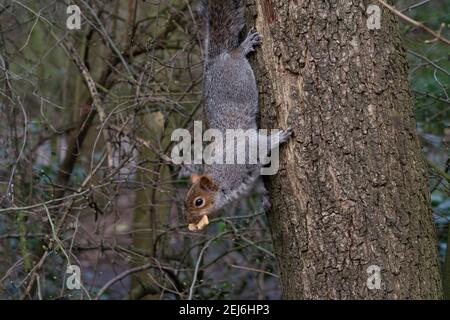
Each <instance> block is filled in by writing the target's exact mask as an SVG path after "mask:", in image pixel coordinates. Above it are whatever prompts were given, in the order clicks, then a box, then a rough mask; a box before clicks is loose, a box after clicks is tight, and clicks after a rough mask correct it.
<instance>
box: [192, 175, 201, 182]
mask: <svg viewBox="0 0 450 320" xmlns="http://www.w3.org/2000/svg"><path fill="white" fill-rule="evenodd" d="M198 180H200V175H199V174H197V173H193V174H191V182H192V183H196V182H197V181H198Z"/></svg>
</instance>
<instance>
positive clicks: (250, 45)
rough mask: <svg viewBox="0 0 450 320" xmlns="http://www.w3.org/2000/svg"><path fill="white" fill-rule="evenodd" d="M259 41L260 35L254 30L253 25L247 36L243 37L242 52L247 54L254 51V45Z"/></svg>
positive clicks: (260, 39)
mask: <svg viewBox="0 0 450 320" xmlns="http://www.w3.org/2000/svg"><path fill="white" fill-rule="evenodd" d="M261 42H262V37H261V35H260V34H259V33H258V32H257V31H256V29H255V27H253V28H251V29H250V31H249V32H248V34H247V38H245V40H244V42H242V44H241V48H242V49H243V51H244V54H245V55H247V54H249V53H250V52H253V51H255V46H258V45H260V44H261Z"/></svg>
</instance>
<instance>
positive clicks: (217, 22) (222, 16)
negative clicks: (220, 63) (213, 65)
mask: <svg viewBox="0 0 450 320" xmlns="http://www.w3.org/2000/svg"><path fill="white" fill-rule="evenodd" d="M244 12H245V0H201V1H200V10H199V13H200V17H201V22H202V28H203V29H204V35H203V37H204V43H205V54H206V55H207V57H209V58H212V57H215V56H217V55H219V54H221V53H222V52H225V51H229V50H231V49H234V48H236V47H238V46H239V33H240V31H241V30H242V28H243V27H244V24H245V20H244Z"/></svg>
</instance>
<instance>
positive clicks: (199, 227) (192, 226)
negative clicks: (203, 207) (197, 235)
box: [188, 214, 209, 231]
mask: <svg viewBox="0 0 450 320" xmlns="http://www.w3.org/2000/svg"><path fill="white" fill-rule="evenodd" d="M208 224H209V219H208V216H207V215H206V214H205V215H204V216H203V217H202V218H201V219H200V221H199V222H197V223H190V224H189V225H188V229H189V231H200V230H202V229H204V228H205V227H206V226H207V225H208Z"/></svg>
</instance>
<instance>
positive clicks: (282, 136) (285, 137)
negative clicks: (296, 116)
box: [279, 128, 294, 143]
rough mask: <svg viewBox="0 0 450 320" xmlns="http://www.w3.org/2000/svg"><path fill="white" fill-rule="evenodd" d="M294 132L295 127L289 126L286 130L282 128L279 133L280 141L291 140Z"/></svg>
mask: <svg viewBox="0 0 450 320" xmlns="http://www.w3.org/2000/svg"><path fill="white" fill-rule="evenodd" d="M293 132H294V129H292V128H288V129H286V130H281V131H280V133H279V140H280V143H284V142H286V141H288V140H289V138H290V137H291V136H292V133H293Z"/></svg>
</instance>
